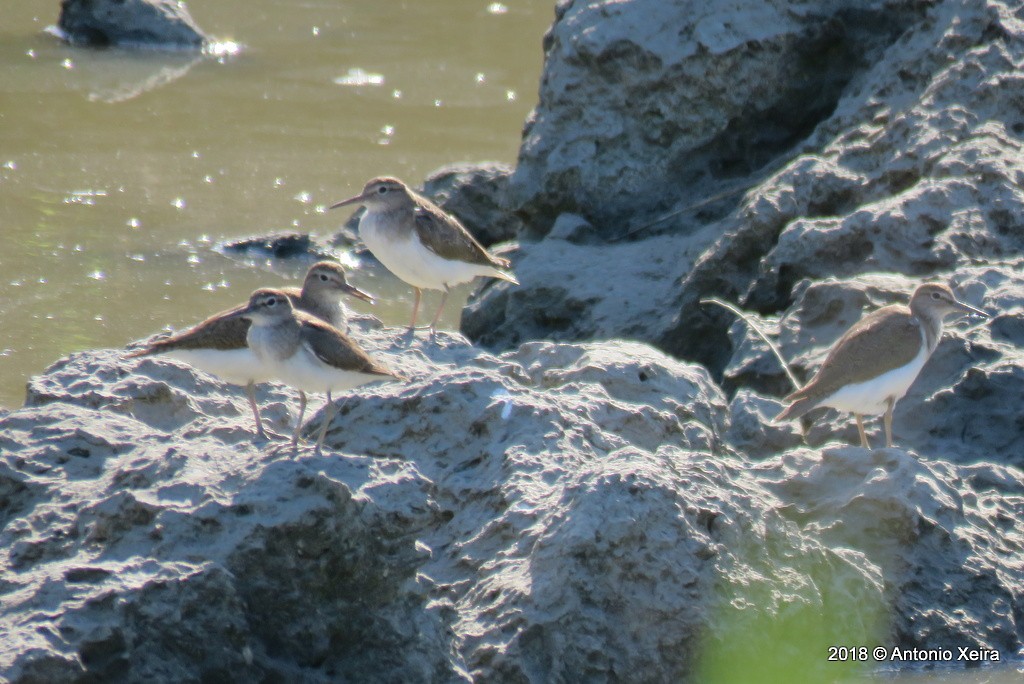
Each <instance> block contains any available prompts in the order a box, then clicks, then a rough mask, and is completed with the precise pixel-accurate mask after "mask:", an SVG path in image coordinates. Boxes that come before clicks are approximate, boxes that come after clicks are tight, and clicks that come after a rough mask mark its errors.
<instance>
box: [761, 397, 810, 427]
mask: <svg viewBox="0 0 1024 684" xmlns="http://www.w3.org/2000/svg"><path fill="white" fill-rule="evenodd" d="M817 403H818V402H817V400H816V399H814V398H812V397H800V398H798V399H797V400H796V401H794V402H793V403H792V404H790V405H789V406H787V407H786V409H785V410H784V411H783V412H782V413H780V414H779V415H777V416H775V418H773V419H772V422H773V423H781V422H782V421H784V420H796V419H797V418H799V417H800V416H802V415H804V414H805V413H807V412H808V411H810V410H811V409H813V408H814V406H815V404H817Z"/></svg>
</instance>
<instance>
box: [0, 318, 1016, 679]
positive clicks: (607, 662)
mask: <svg viewBox="0 0 1024 684" xmlns="http://www.w3.org/2000/svg"><path fill="white" fill-rule="evenodd" d="M354 326H355V328H356V330H357V334H358V335H359V338H360V340H361V341H363V342H364V344H365V346H366V347H367V349H368V350H370V352H371V353H372V354H374V355H375V356H378V357H379V358H381V359H382V360H384V361H385V362H386V363H388V365H390V366H392V367H394V368H396V369H398V370H400V371H401V372H402V373H403V374H405V375H406V376H408V377H409V378H410V381H409V382H408V383H407V384H400V383H391V384H380V385H375V386H370V387H364V388H361V389H360V390H358V391H356V392H354V393H352V395H351V396H349V397H348V398H347V399H345V400H344V401H343V403H341V410H340V413H339V415H338V416H337V417H336V418H335V419H334V422H333V423H332V425H331V426H330V429H329V431H328V436H327V441H326V448H325V453H324V455H323V456H320V457H317V456H314V455H313V454H312V452H311V449H310V448H309V447H305V448H303V450H302V451H301V452H300V455H299V457H298V458H297V459H292V458H290V449H289V448H288V447H287V446H285V445H284V444H271V445H258V444H254V443H253V442H252V441H251V438H252V425H251V416H250V415H249V412H248V407H247V406H246V404H245V399H244V391H243V390H242V388H237V387H230V386H225V385H221V384H219V383H217V382H215V381H213V380H212V379H211V378H209V377H208V376H205V375H203V374H201V373H197V372H195V371H192V370H191V369H189V368H188V367H186V366H183V365H180V364H177V363H175V362H173V361H168V360H162V359H158V358H156V359H154V358H146V359H142V360H126V359H124V358H123V357H122V356H121V355H120V353H118V352H115V351H96V352H83V353H79V354H75V355H72V356H71V357H69V358H67V359H64V360H62V361H60V362H58V363H57V364H55V365H54V366H53V367H52V368H51V369H49V370H48V371H47V372H46V373H45V374H43V375H42V376H40V377H38V378H35V379H33V380H32V382H31V383H30V386H29V395H28V396H29V400H28V403H27V405H26V407H24V408H22V409H19V410H16V411H12V412H10V413H8V414H6V415H4V416H0V454H2V458H0V491H2V492H3V495H4V496H3V501H4V502H5V506H4V508H3V509H2V516H0V524H2V528H0V567H3V568H4V570H3V574H2V575H0V598H2V605H3V610H2V612H0V629H2V630H3V632H4V633H5V634H6V635H8V638H5V640H3V642H2V644H0V674H2V675H3V676H4V677H6V678H8V679H10V680H11V681H13V682H30V681H39V680H48V681H54V680H75V679H83V678H86V679H94V680H95V679H99V680H103V681H112V682H117V681H139V680H143V679H144V680H146V681H153V682H171V681H183V680H198V679H214V678H215V679H221V680H229V681H251V680H254V679H257V680H258V679H267V678H270V679H275V678H276V679H286V680H297V679H301V680H303V681H325V682H326V681H335V680H337V679H338V678H350V679H358V680H359V681H396V680H401V681H466V680H477V681H493V680H506V679H516V680H519V679H532V680H545V681H557V680H566V679H574V678H578V677H581V676H582V677H586V678H594V679H604V680H620V679H637V678H640V679H648V680H668V679H671V680H676V681H707V680H708V677H710V675H709V674H708V672H710V671H714V672H718V673H719V676H725V677H727V678H726V679H724V680H723V681H730V679H728V675H722V674H721V671H722V668H723V667H725V668H726V670H728V668H729V667H735V666H736V663H742V662H748V663H754V662H756V663H757V664H758V666H759V668H761V669H760V670H759V671H760V672H762V673H763V672H765V671H768V670H765V669H764V668H769V669H770V668H773V667H783V668H784V667H786V666H787V664H788V666H789V667H793V663H794V662H795V663H796V666H797V667H799V668H801V670H800V671H801V672H804V671H810V672H816V671H817V672H820V673H821V675H822V677H824V676H825V671H824V670H821V669H820V668H822V667H824V664H823V663H824V661H823V660H822V659H821V658H819V657H818V655H817V653H815V655H814V656H813V658H811V657H810V656H807V657H806V658H804V660H800V658H799V654H798V653H796V655H794V650H793V649H788V650H787V649H786V648H780V646H779V644H780V643H783V642H785V640H786V639H787V638H789V639H792V638H793V635H794V634H800V635H802V636H800V639H801V646H800V647H799V648H795V647H794V648H795V650H796V651H797V652H799V651H801V650H804V649H806V647H807V644H808V643H818V642H820V643H821V644H823V646H822V648H824V644H826V643H833V642H834V643H844V642H845V641H853V642H857V643H859V642H871V641H872V640H874V639H881V640H882V641H885V642H891V643H900V644H905V645H928V644H931V643H932V641H933V635H934V634H942V635H943V643H946V641H949V642H950V643H952V642H956V643H957V644H971V645H976V646H978V647H983V648H994V649H998V650H1000V652H1002V653H1004V654H1007V655H1008V654H1012V653H1014V652H1015V651H1016V650H1017V649H1019V648H1020V646H1021V639H1022V637H1024V635H1022V633H1021V629H1020V628H1019V627H1018V621H1016V620H1015V619H1014V617H1013V616H1015V615H1020V614H1021V612H1022V611H1024V596H1022V593H1024V591H1022V589H1021V587H1022V586H1024V584H1022V583H1021V582H1020V581H1019V580H1020V578H1021V568H1020V567H1019V563H1018V562H1017V561H1015V560H1014V559H1019V558H1020V557H1021V556H1020V554H1021V553H1022V552H1024V549H1022V545H1024V534H1022V530H1021V528H1020V525H1019V524H1017V523H1016V522H1014V521H1016V520H1019V519H1020V518H1021V516H1022V515H1024V496H1022V494H1024V475H1022V474H1021V473H1020V471H1019V470H1017V469H1015V468H1012V467H1006V466H1001V465H995V464H992V463H981V464H976V465H972V466H961V465H956V464H952V463H942V462H935V461H931V460H930V459H927V458H919V457H916V456H914V455H912V454H909V453H906V452H903V451H900V450H886V451H881V452H875V453H871V452H868V451H865V450H861V449H858V448H852V447H851V448H844V449H839V450H834V449H833V450H826V451H825V452H824V454H823V455H819V453H817V452H812V451H809V450H807V449H805V448H795V449H793V448H788V447H789V446H791V444H792V443H791V442H786V447H787V448H788V451H786V452H785V453H782V454H775V455H765V454H758V455H757V456H758V458H759V459H760V460H758V461H757V462H756V464H755V462H753V461H750V460H748V458H747V457H746V456H745V455H744V454H742V453H740V452H738V451H737V450H736V449H735V448H733V447H731V446H730V445H729V444H728V441H729V440H733V439H735V438H737V436H738V435H742V434H747V435H748V436H749V432H750V430H749V428H746V429H744V430H740V431H739V432H738V431H737V430H736V424H735V422H734V421H733V420H732V419H731V417H730V415H729V412H728V409H727V407H726V402H725V397H724V395H723V394H722V393H721V391H720V390H719V389H718V388H717V387H716V386H715V385H714V383H713V382H711V379H710V377H709V375H708V374H707V372H706V371H705V370H704V369H702V368H700V367H698V366H694V365H689V364H685V363H680V362H677V361H674V360H672V359H670V358H668V357H666V356H665V355H664V354H662V353H660V352H658V351H656V350H654V349H653V348H651V347H648V346H645V345H641V344H636V343H628V342H621V341H617V342H605V343H593V344H552V343H546V342H534V343H528V344H525V345H523V346H522V347H520V348H519V349H517V350H516V351H514V352H508V353H505V354H502V355H500V356H495V355H492V354H489V353H487V352H483V351H480V350H478V349H475V348H473V347H471V346H470V345H468V344H467V343H466V342H465V340H464V339H463V338H461V337H460V336H457V335H449V334H445V333H441V334H440V335H439V336H438V338H437V339H436V340H435V341H425V340H424V341H417V342H414V343H412V344H409V343H408V341H407V338H404V337H403V336H402V335H401V333H400V332H399V331H397V330H390V329H386V328H381V327H380V325H379V323H377V322H375V321H374V320H373V319H371V318H368V317H367V318H360V319H359V320H357V321H356V322H355V323H354ZM259 398H260V401H261V403H262V404H263V405H264V407H265V408H264V414H265V416H266V419H267V423H268V426H269V427H270V428H272V429H274V430H277V431H279V432H286V431H287V424H286V423H287V421H288V419H289V408H292V409H293V408H294V404H295V400H294V398H293V396H292V393H291V392H290V391H288V390H286V389H284V388H282V387H279V386H273V385H271V386H269V387H267V388H264V389H262V390H261V394H260V395H259ZM749 399H750V401H749V402H748V403H750V402H754V399H753V398H749ZM734 403H735V402H734ZM318 421H319V418H317V419H315V420H313V422H312V425H311V426H310V427H309V430H308V431H307V432H308V433H309V434H313V432H312V431H315V430H317V429H318V428H319V425H318ZM748 424H749V421H748ZM787 439H789V438H787ZM908 493H909V497H908ZM836 502H845V503H842V505H838V506H837V504H836ZM961 516H962V517H961ZM950 539H953V540H954V541H952V542H950V541H949V540H950ZM943 540H946V541H943ZM965 559H967V560H969V561H970V562H966V563H965V562H964V560H965ZM950 586H960V587H971V589H970V590H969V591H967V592H966V593H964V592H949V591H944V590H943V589H942V587H950ZM887 602H894V603H895V605H896V606H897V609H896V611H895V612H894V613H893V614H892V615H887V614H886V612H885V605H886V603H887ZM992 616H1001V617H999V619H994V618H993V617H992ZM807 639H812V640H814V641H812V642H808V641H807ZM737 644H742V645H743V646H742V648H741V649H739V651H737ZM812 650H813V649H812ZM715 654H718V655H717V656H716V655H715ZM723 654H725V655H723ZM744 655H745V656H746V658H747V660H744ZM794 657H796V658H797V660H795V661H794V660H793V658H794ZM805 668H810V669H805ZM815 668H818V669H815ZM784 671H785V670H783V672H784ZM830 672H834V670H833V671H830ZM626 673H628V675H627V674H626ZM733 680H734V679H733Z"/></svg>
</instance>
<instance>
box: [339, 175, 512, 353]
mask: <svg viewBox="0 0 1024 684" xmlns="http://www.w3.org/2000/svg"><path fill="white" fill-rule="evenodd" d="M351 204H361V205H363V206H365V207H366V213H364V214H363V216H362V218H360V220H359V235H360V237H361V238H362V240H363V242H364V243H365V244H366V246H367V248H369V250H370V252H372V253H373V255H374V256H375V257H376V258H377V259H378V260H379V261H380V262H381V263H382V264H384V266H385V267H386V268H387V269H388V270H389V271H391V272H392V273H394V274H395V275H396V276H398V277H399V278H400V279H401V280H404V281H405V282H407V283H408V284H410V285H412V288H413V292H414V293H415V302H414V303H413V307H412V322H411V323H410V324H409V331H410V332H412V331H413V330H415V329H416V314H417V312H418V311H419V307H420V297H421V296H422V291H423V290H424V289H427V290H441V291H442V293H443V294H442V295H441V305H440V306H439V307H438V308H437V313H436V314H435V315H434V319H433V321H431V323H430V330H431V333H433V332H435V331H436V329H437V321H438V319H439V318H440V317H441V311H442V310H443V309H444V304H445V301H446V300H447V299H448V291H449V288H451V287H452V286H454V285H458V284H461V283H468V282H469V281H470V280H472V279H473V278H475V277H477V276H485V277H489V278H501V279H502V280H507V281H508V282H510V283H514V284H516V285H518V284H519V281H518V280H516V278H515V276H514V275H512V274H511V273H509V272H508V270H507V269H508V268H509V267H510V263H509V261H508V259H503V258H501V257H497V256H494V255H493V254H491V253H490V252H488V251H487V250H486V249H484V248H483V246H482V245H481V244H480V243H479V242H477V241H476V239H475V238H474V237H473V236H472V235H471V234H470V233H469V231H468V230H466V228H465V227H464V226H463V225H462V224H461V223H459V220H458V219H457V218H455V217H454V216H452V215H451V214H448V213H446V212H445V211H444V210H442V209H441V208H440V207H438V206H437V205H436V204H434V203H433V202H431V201H430V200H428V199H427V198H425V197H422V196H421V195H418V194H416V193H415V192H413V191H412V190H411V189H410V188H409V187H408V186H407V185H406V184H405V183H403V182H402V181H400V180H398V179H397V178H388V177H382V178H374V179H373V180H371V181H370V182H369V183H367V184H366V186H365V187H364V188H363V191H362V193H360V194H358V195H356V196H355V197H350V198H349V199H346V200H342V201H341V202H337V203H335V204H332V205H331V207H330V208H331V209H336V208H338V207H344V206H347V205H351Z"/></svg>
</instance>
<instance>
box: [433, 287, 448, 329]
mask: <svg viewBox="0 0 1024 684" xmlns="http://www.w3.org/2000/svg"><path fill="white" fill-rule="evenodd" d="M447 301H448V286H447V285H445V286H444V292H443V293H442V294H441V305H440V306H438V307H437V313H436V314H434V320H433V321H431V322H430V335H431V337H433V336H434V335H435V334H436V333H437V322H438V321H439V320H441V312H442V311H444V303H445V302H447Z"/></svg>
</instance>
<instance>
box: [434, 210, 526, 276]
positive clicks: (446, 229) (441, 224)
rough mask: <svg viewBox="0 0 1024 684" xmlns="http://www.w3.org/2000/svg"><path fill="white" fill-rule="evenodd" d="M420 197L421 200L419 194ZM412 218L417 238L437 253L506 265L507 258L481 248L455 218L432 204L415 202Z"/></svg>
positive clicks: (441, 255) (443, 256) (479, 262)
mask: <svg viewBox="0 0 1024 684" xmlns="http://www.w3.org/2000/svg"><path fill="white" fill-rule="evenodd" d="M421 201H423V202H424V203H425V200H422V198H421ZM414 219H415V221H414V224H415V226H416V235H418V236H419V238H420V242H422V243H423V244H424V245H425V246H426V247H427V249H429V250H430V251H431V252H433V253H434V254H436V255H438V256H439V257H442V258H444V259H451V260H453V261H464V262H466V263H469V264H479V265H480V266H491V267H493V268H508V266H509V262H508V259H502V258H501V257H496V256H494V255H493V254H491V253H490V252H488V251H487V250H486V249H484V248H483V245H481V244H480V243H479V242H477V241H476V238H474V237H473V236H472V235H471V234H470V233H469V231H468V230H466V228H465V226H463V225H462V224H461V223H459V221H458V219H456V218H455V217H454V216H452V215H451V214H446V213H445V212H444V211H442V210H441V209H440V208H439V207H437V206H435V205H433V204H429V205H428V204H425V205H424V206H417V207H416V209H415V210H414Z"/></svg>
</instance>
